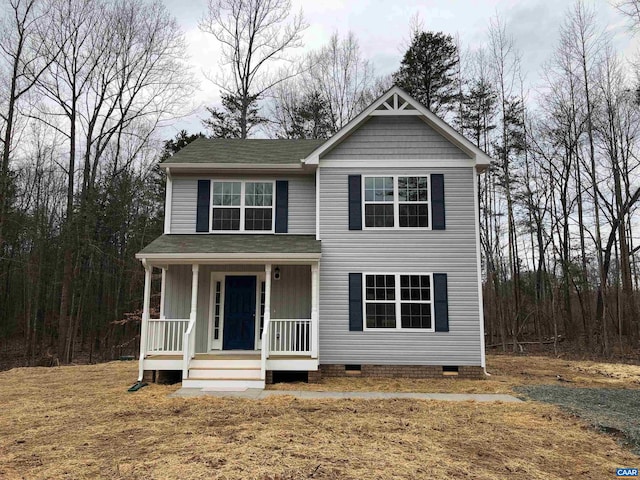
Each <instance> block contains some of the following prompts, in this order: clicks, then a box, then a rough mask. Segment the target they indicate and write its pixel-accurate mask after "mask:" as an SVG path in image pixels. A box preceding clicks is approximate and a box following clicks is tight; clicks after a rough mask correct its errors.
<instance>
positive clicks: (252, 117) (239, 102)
mask: <svg viewBox="0 0 640 480" xmlns="http://www.w3.org/2000/svg"><path fill="white" fill-rule="evenodd" d="M207 111H208V112H209V113H210V114H211V117H210V118H208V119H206V120H203V121H202V124H203V125H204V126H205V127H206V128H208V129H209V130H210V131H211V137H212V138H246V137H248V136H249V133H250V132H251V130H253V129H254V128H255V127H257V126H258V125H261V124H263V123H265V122H266V119H265V118H263V117H261V116H260V115H259V114H258V98H257V97H256V96H252V97H249V99H248V105H246V106H245V105H244V104H243V99H242V97H241V96H239V95H230V94H225V95H223V96H222V109H218V108H215V107H207ZM243 112H246V116H245V113H243ZM245 122H246V123H245ZM243 125H244V128H243ZM245 134H246V135H245Z"/></svg>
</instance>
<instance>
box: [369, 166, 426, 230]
mask: <svg viewBox="0 0 640 480" xmlns="http://www.w3.org/2000/svg"><path fill="white" fill-rule="evenodd" d="M363 183H364V192H363V193H364V201H363V208H364V228H430V220H429V176H427V175H425V176H411V177H409V176H406V177H405V176H380V177H364V182H363Z"/></svg>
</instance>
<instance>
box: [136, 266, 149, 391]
mask: <svg viewBox="0 0 640 480" xmlns="http://www.w3.org/2000/svg"><path fill="white" fill-rule="evenodd" d="M142 266H143V267H144V295H143V297H142V298H143V300H142V318H141V319H140V363H139V366H138V381H139V382H141V381H142V377H143V376H144V356H145V353H146V350H147V348H146V346H147V328H148V326H149V305H150V304H151V270H152V267H151V265H147V262H146V261H145V260H143V261H142Z"/></svg>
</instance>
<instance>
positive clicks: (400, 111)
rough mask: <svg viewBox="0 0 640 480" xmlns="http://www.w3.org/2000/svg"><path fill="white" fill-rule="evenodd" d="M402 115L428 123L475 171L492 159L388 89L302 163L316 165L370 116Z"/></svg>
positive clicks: (403, 95)
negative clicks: (464, 156) (462, 154)
mask: <svg viewBox="0 0 640 480" xmlns="http://www.w3.org/2000/svg"><path fill="white" fill-rule="evenodd" d="M402 115H413V116H418V117H420V118H421V119H422V120H424V121H425V122H427V123H428V124H429V125H430V126H431V127H432V128H433V129H435V130H436V131H437V132H438V133H440V134H441V135H442V136H444V137H445V138H446V139H447V140H449V141H450V142H451V143H453V144H454V145H456V146H457V147H459V148H460V149H461V150H463V151H464V152H465V153H467V154H468V155H469V156H470V157H471V158H472V159H474V160H475V162H476V168H478V170H484V169H485V168H486V167H487V166H488V165H489V164H490V163H491V158H490V157H489V156H488V155H487V154H486V153H485V152H483V151H482V150H481V149H480V148H478V147H477V146H475V145H474V144H473V143H472V142H471V141H469V140H468V139H467V138H465V137H464V136H463V135H461V134H460V133H458V132H457V131H456V130H455V129H454V128H453V127H451V126H450V125H449V124H448V123H447V122H445V121H444V120H442V119H441V118H440V117H438V116H437V115H436V114H434V113H433V112H431V111H430V110H429V109H428V108H426V107H425V106H424V105H422V104H421V103H420V102H418V101H417V100H415V99H413V98H412V97H411V96H410V95H409V94H408V93H407V92H405V91H404V90H403V89H402V88H400V87H398V86H393V87H391V88H390V89H389V90H387V91H386V92H385V93H383V94H382V95H381V96H380V97H378V99H377V100H375V101H374V102H373V103H372V104H371V105H369V106H368V107H367V108H365V109H364V110H363V111H362V112H361V113H360V114H359V115H358V116H357V117H355V118H354V119H353V120H351V121H350V122H349V123H348V124H347V125H345V126H344V127H343V128H342V129H341V130H340V131H339V132H337V133H336V134H335V135H334V136H333V137H331V138H330V139H329V140H327V141H326V142H324V143H323V144H322V145H319V146H318V148H316V149H315V150H314V151H313V152H311V153H310V154H309V155H308V156H307V157H306V158H305V160H304V162H305V163H306V164H309V165H317V164H318V163H319V161H320V158H321V157H322V156H323V154H325V153H327V152H328V151H329V150H331V149H332V148H333V147H335V146H336V145H338V144H339V143H340V142H342V141H343V140H345V139H346V138H348V136H349V135H350V134H351V133H352V132H353V131H354V130H356V129H357V128H358V127H360V126H361V125H362V124H363V123H364V122H366V121H367V120H368V119H369V117H372V116H402Z"/></svg>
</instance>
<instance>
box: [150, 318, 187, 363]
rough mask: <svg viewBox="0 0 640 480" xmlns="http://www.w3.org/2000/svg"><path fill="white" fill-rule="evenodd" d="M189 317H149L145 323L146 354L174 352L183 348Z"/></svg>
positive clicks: (178, 351)
mask: <svg viewBox="0 0 640 480" xmlns="http://www.w3.org/2000/svg"><path fill="white" fill-rule="evenodd" d="M188 323H189V319H182V318H181V319H174V318H160V319H157V318H156V319H149V321H148V325H147V348H146V353H147V355H149V354H152V355H162V354H165V355H167V354H176V353H181V352H182V350H183V340H184V333H185V330H186V328H187V325H188Z"/></svg>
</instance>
